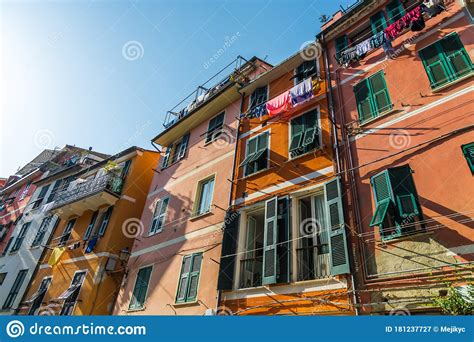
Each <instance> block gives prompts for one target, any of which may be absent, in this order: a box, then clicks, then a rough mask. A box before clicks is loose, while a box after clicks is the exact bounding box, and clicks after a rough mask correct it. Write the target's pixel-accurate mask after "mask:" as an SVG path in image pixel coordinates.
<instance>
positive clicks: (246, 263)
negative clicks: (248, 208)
mask: <svg viewBox="0 0 474 342" xmlns="http://www.w3.org/2000/svg"><path fill="white" fill-rule="evenodd" d="M264 217H265V212H264V210H263V209H260V210H256V211H253V212H251V213H249V214H248V215H247V227H246V231H245V232H244V234H245V253H244V255H243V258H242V259H241V260H240V278H239V288H248V287H255V286H261V285H262V271H263V226H264Z"/></svg>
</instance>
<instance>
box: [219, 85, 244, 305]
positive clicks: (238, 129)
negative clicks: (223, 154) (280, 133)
mask: <svg viewBox="0 0 474 342" xmlns="http://www.w3.org/2000/svg"><path fill="white" fill-rule="evenodd" d="M244 97H245V93H241V96H240V111H239V117H238V118H237V134H236V136H235V147H234V159H233V161H232V172H231V175H230V193H229V208H230V207H231V206H232V193H233V190H234V179H235V177H234V174H235V172H234V170H235V164H236V162H237V149H238V146H239V138H240V115H241V113H242V110H243V109H244ZM221 254H222V252H221ZM221 294H222V291H221V290H217V306H218V307H220V306H221ZM216 312H217V310H216Z"/></svg>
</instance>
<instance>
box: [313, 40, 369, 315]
mask: <svg viewBox="0 0 474 342" xmlns="http://www.w3.org/2000/svg"><path fill="white" fill-rule="evenodd" d="M319 37H320V40H321V41H322V50H323V54H324V68H325V71H326V93H327V96H328V99H329V101H328V103H329V111H330V113H331V121H332V135H333V138H334V142H333V146H334V151H335V159H336V173H337V174H340V172H341V164H340V155H339V139H338V135H337V127H336V113H335V110H334V97H333V90H332V82H331V81H332V80H331V72H330V69H329V57H328V52H327V48H326V47H327V46H326V40H325V38H324V34H323V33H321V34H320V35H319ZM336 85H337V87H338V94H339V96H340V91H339V82H338V79H337V70H336ZM340 104H341V103H340V102H339V105H340ZM344 129H345V120H344V112H343V108H342V107H341V135H342V138H343V139H344ZM350 154H351V152H350V151H349V155H350ZM351 160H352V158H351ZM353 184H354V183H353ZM354 202H355V201H354ZM358 210H359V209H358V207H357V209H356V210H355V211H356V212H357V213H356V216H357V217H358V215H357V214H358ZM351 254H352V253H351ZM351 259H352V260H353V263H354V262H355V260H354V258H353V257H351ZM350 274H351V276H350V277H351V284H352V291H351V292H352V301H353V302H354V311H355V313H356V316H359V315H360V313H359V303H358V302H357V296H356V290H355V287H356V285H355V279H354V274H353V272H351V273H350Z"/></svg>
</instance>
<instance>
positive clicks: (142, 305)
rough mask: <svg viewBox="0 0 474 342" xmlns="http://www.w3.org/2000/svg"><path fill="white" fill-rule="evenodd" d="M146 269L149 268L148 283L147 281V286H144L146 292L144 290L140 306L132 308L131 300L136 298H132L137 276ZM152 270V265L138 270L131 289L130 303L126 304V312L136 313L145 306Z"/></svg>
mask: <svg viewBox="0 0 474 342" xmlns="http://www.w3.org/2000/svg"><path fill="white" fill-rule="evenodd" d="M146 268H150V274H149V276H148V281H147V284H146V290H145V296H144V297H143V303H141V305H140V306H133V307H132V303H133V298H136V297H134V293H135V289H136V287H137V283H138V275H139V274H140V271H141V270H144V269H146ZM153 270H154V264H149V265H145V266H142V267H140V268H139V269H138V271H137V275H136V277H135V282H134V284H133V288H132V295H131V297H130V302H129V303H128V311H138V310H142V309H144V308H145V304H146V301H147V299H148V290H149V289H150V280H151V276H152V274H153Z"/></svg>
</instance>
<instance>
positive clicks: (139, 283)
mask: <svg viewBox="0 0 474 342" xmlns="http://www.w3.org/2000/svg"><path fill="white" fill-rule="evenodd" d="M151 270H152V267H151V266H147V267H143V268H140V270H139V271H138V274H137V280H136V281H135V287H134V288H133V294H132V299H131V300H130V304H129V306H128V309H129V310H137V309H142V308H143V307H144V306H145V299H146V295H147V292H148V284H149V282H150V276H151Z"/></svg>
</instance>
